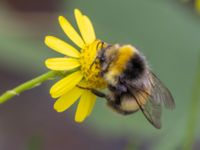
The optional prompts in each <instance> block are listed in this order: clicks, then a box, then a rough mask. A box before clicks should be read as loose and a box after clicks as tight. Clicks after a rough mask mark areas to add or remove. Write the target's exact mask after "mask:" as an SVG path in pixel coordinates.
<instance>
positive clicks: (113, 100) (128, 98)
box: [91, 44, 175, 129]
mask: <svg viewBox="0 0 200 150" xmlns="http://www.w3.org/2000/svg"><path fill="white" fill-rule="evenodd" d="M95 61H98V62H99V63H100V68H101V73H100V75H101V76H102V77H103V78H104V80H105V81H106V82H107V85H108V90H109V93H108V94H105V93H102V92H101V91H98V90H96V89H91V91H92V92H93V93H94V94H96V95H97V96H99V97H104V98H105V99H106V100H107V104H108V106H110V107H111V108H112V109H114V110H115V111H116V112H118V113H120V114H123V115H128V114H132V113H134V112H137V111H138V110H141V111H142V113H143V114H144V116H145V117H146V119H147V120H148V121H149V122H150V123H151V124H152V125H153V126H154V127H156V128H158V129H160V128H161V108H162V106H163V105H164V106H165V107H166V108H168V109H173V108H174V107H175V103H174V100H173V97H172V95H171V93H170V91H169V90H168V89H167V88H166V87H165V86H164V85H163V84H162V82H161V81H160V80H159V79H158V78H157V77H156V75H155V74H154V73H153V72H152V71H151V70H150V68H149V66H148V64H147V61H146V59H145V57H144V56H143V55H142V54H141V53H140V52H139V51H138V50H137V49H136V48H135V47H133V46H131V45H119V44H115V45H107V46H106V47H105V48H102V49H100V50H99V51H98V54H97V57H96V59H95Z"/></svg>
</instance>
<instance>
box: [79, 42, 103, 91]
mask: <svg viewBox="0 0 200 150" xmlns="http://www.w3.org/2000/svg"><path fill="white" fill-rule="evenodd" d="M104 46H105V43H103V42H102V41H100V40H95V41H94V42H93V43H91V44H90V45H88V46H85V47H84V48H83V49H82V50H81V56H80V64H81V72H82V74H83V76H84V79H85V81H86V83H87V88H95V89H96V88H100V89H102V88H105V87H106V82H105V80H104V79H103V78H102V77H101V76H100V71H101V70H100V64H99V62H98V60H95V58H96V56H97V53H98V50H100V49H101V48H103V47H104Z"/></svg>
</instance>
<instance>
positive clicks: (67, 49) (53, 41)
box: [44, 36, 80, 58]
mask: <svg viewBox="0 0 200 150" xmlns="http://www.w3.org/2000/svg"><path fill="white" fill-rule="evenodd" d="M44 42H45V44H46V45H47V46H48V47H50V48H51V49H53V50H55V51H57V52H59V53H61V54H64V55H67V56H70V57H75V58H79V57H80V53H79V51H78V50H77V49H75V48H74V47H72V46H71V45H69V44H67V43H66V42H64V41H62V40H60V39H59V38H57V37H54V36H46V37H45V41H44Z"/></svg>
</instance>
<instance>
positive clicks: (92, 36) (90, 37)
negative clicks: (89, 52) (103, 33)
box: [83, 16, 96, 44]
mask: <svg viewBox="0 0 200 150" xmlns="http://www.w3.org/2000/svg"><path fill="white" fill-rule="evenodd" d="M83 19H84V21H85V26H86V27H87V34H88V44H91V43H92V42H94V41H95V40H96V36H95V31H94V28H93V25H92V22H91V21H90V19H89V18H88V17H87V16H83Z"/></svg>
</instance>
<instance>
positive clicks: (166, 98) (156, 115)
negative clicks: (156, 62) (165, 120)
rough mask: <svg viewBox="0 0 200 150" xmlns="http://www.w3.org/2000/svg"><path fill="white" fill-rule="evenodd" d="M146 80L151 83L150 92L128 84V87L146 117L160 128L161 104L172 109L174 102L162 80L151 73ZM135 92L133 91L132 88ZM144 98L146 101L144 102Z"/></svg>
mask: <svg viewBox="0 0 200 150" xmlns="http://www.w3.org/2000/svg"><path fill="white" fill-rule="evenodd" d="M146 80H147V81H146V82H149V83H150V85H151V92H150V93H148V92H146V91H145V90H143V89H140V88H138V87H133V86H132V85H130V84H128V83H127V84H128V89H129V91H130V92H131V93H132V95H133V97H134V99H135V100H136V102H137V104H138V106H139V108H140V110H141V111H142V113H143V114H144V116H145V117H146V119H147V120H148V121H149V122H150V123H151V124H152V125H153V126H154V127H156V128H158V129H160V128H161V113H162V110H161V106H162V105H164V106H165V107H166V108H169V109H173V108H174V107H175V103H174V100H173V97H172V95H171V93H170V92H169V90H168V89H167V88H166V87H165V86H164V85H163V84H162V82H161V81H160V80H159V79H158V78H157V77H156V76H155V75H154V74H153V73H150V74H149V76H148V77H147V78H146ZM133 89H134V90H137V92H134V90H133ZM144 99H146V103H145V104H144Z"/></svg>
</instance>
